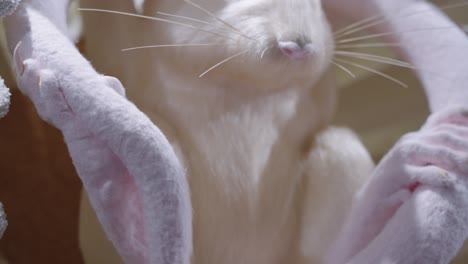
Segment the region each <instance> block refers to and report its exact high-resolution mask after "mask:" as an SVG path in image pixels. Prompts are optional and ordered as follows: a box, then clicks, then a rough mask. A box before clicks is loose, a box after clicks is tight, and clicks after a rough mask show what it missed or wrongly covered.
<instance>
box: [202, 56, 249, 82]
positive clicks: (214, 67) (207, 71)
mask: <svg viewBox="0 0 468 264" xmlns="http://www.w3.org/2000/svg"><path fill="white" fill-rule="evenodd" d="M248 51H249V50H244V51H242V52H239V53H236V54H234V55H232V56H231V57H229V58H227V59H224V60H222V61H220V62H219V63H216V64H215V65H214V66H213V67H211V68H209V69H208V70H206V71H205V72H203V73H202V74H200V76H198V77H200V78H202V77H203V76H205V75H206V74H207V73H209V72H211V71H212V70H214V69H216V68H217V67H219V66H221V65H222V64H224V63H226V62H228V61H230V60H232V59H234V58H237V57H239V56H241V55H243V54H245V53H247V52H248Z"/></svg>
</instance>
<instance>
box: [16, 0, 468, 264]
mask: <svg viewBox="0 0 468 264" xmlns="http://www.w3.org/2000/svg"><path fill="white" fill-rule="evenodd" d="M127 2H128V1H127ZM66 3H67V1H66V0H61V1H52V0H50V1H42V0H41V1H34V0H31V6H30V7H26V8H25V9H24V10H22V11H23V12H22V13H21V15H18V16H16V17H14V18H12V19H9V21H8V25H9V26H8V25H7V26H8V27H9V28H13V26H12V25H24V24H26V25H27V24H28V22H29V27H24V28H23V29H19V30H16V31H10V32H9V41H10V45H11V47H15V46H16V50H15V53H14V58H15V72H16V76H17V79H18V81H19V87H20V88H21V89H22V90H23V91H24V92H25V93H27V94H28V95H29V96H30V97H31V99H32V100H33V101H34V103H35V105H36V107H37V108H38V111H39V113H40V114H41V116H42V117H43V118H44V119H47V120H49V121H50V122H52V123H53V124H54V125H56V126H57V127H58V128H60V129H61V130H62V132H63V133H64V136H65V140H66V142H67V144H68V146H69V149H70V153H71V155H72V158H73V160H74V162H75V166H76V167H77V169H78V173H79V174H80V176H81V177H82V179H83V183H84V185H85V188H86V190H87V191H88V193H89V195H90V198H91V202H92V203H93V205H94V207H95V208H96V211H97V214H98V216H99V219H100V220H101V222H102V223H103V226H104V228H105V230H106V232H107V234H108V235H109V237H110V238H111V239H112V240H113V242H114V244H115V245H116V248H117V249H118V250H119V253H120V254H121V255H122V256H123V258H124V260H125V261H126V262H127V263H151V264H155V263H156V264H160V263H164V264H176V263H177V264H179V263H192V264H211V263H213V264H214V263H216V264H217V263H223V264H231V263H247V264H249V263H255V264H257V263H258V264H262V263H268V264H271V263H292V264H305V263H308V264H310V263H322V262H323V261H324V259H323V258H324V257H325V256H326V253H327V251H328V250H329V249H330V248H331V245H332V242H333V241H334V240H335V239H337V238H338V247H337V249H338V251H337V254H336V255H335V256H332V258H331V259H330V263H333V264H342V263H353V264H354V263H356V264H374V263H386V262H385V261H387V262H388V263H408V264H409V263H416V262H415V260H416V261H417V260H418V259H422V260H424V261H425V262H424V263H438V264H441V263H446V262H447V261H448V260H449V259H450V258H451V257H453V255H454V253H455V252H456V251H457V249H458V248H459V246H460V245H461V241H462V240H463V239H464V238H465V237H466V231H467V228H466V225H465V224H464V220H465V219H466V218H467V217H466V216H467V215H468V214H467V212H465V211H464V210H459V211H457V210H455V209H456V208H457V206H458V208H465V207H466V206H465V205H467V204H468V203H467V202H468V199H465V198H466V194H467V193H468V192H467V190H466V188H465V184H464V182H461V181H460V182H458V181H457V179H458V178H459V177H462V176H463V175H466V174H467V171H468V169H467V168H466V166H463V163H464V161H465V160H466V159H465V158H466V156H465V155H464V152H463V151H454V148H456V147H458V146H464V145H463V144H464V143H463V142H466V140H465V138H466V135H467V134H466V129H465V128H464V127H456V128H453V127H448V128H447V130H446V131H445V132H446V134H444V135H446V137H445V138H444V137H443V135H440V134H437V133H435V132H434V130H436V129H437V128H439V127H440V126H441V124H442V125H444V124H447V123H449V124H450V122H452V123H454V122H455V121H457V122H459V123H460V124H463V121H465V120H466V116H467V115H466V111H464V110H463V108H456V109H455V110H451V111H445V112H444V111H441V113H439V114H438V115H434V117H433V118H432V119H430V121H429V122H428V123H427V125H426V127H425V128H423V130H422V131H423V132H422V133H415V134H414V135H413V136H412V137H411V141H408V140H406V139H408V138H405V139H404V140H403V141H402V143H401V144H398V145H397V146H396V147H395V149H394V150H393V151H392V152H391V153H390V155H388V157H387V158H386V159H385V160H384V162H382V163H381V164H380V167H379V169H377V170H376V171H375V172H374V178H373V179H372V181H369V184H368V185H367V187H366V189H364V193H363V195H362V196H361V197H364V198H367V199H362V200H361V201H363V202H362V203H361V204H358V205H357V206H355V207H354V209H355V210H354V211H353V212H352V213H351V214H350V215H351V218H350V221H349V222H348V224H347V225H346V227H351V228H348V229H347V228H345V229H344V232H342V233H341V234H338V231H339V230H340V228H341V226H342V225H343V222H344V219H345V216H346V214H347V211H348V209H349V208H351V204H352V201H353V198H354V195H355V193H357V190H358V189H359V188H360V187H361V186H362V185H363V183H364V181H365V180H366V176H370V175H371V171H372V168H373V165H372V162H371V160H370V158H369V155H368V154H367V152H366V150H365V149H364V148H363V146H362V145H361V144H360V143H359V140H358V139H357V138H356V137H355V136H354V135H353V134H352V133H351V132H349V131H348V130H344V129H337V128H330V126H329V122H330V119H331V118H332V116H333V112H334V111H333V109H334V104H335V89H334V86H333V84H332V82H331V80H330V78H327V77H328V76H327V74H326V70H327V68H328V66H329V65H330V62H331V58H332V50H333V41H332V38H331V32H330V29H329V27H328V24H327V22H326V18H325V16H324V13H323V11H322V7H321V2H320V1H318V0H288V1H283V0H258V1H254V2H252V1H247V0H231V1H215V0H209V1H206V2H205V4H204V5H203V7H200V6H198V5H197V4H195V3H193V2H191V1H189V0H185V1H184V2H183V1H174V0H171V1H170V0H162V1H158V2H156V1H149V2H146V3H145V4H144V5H143V6H142V10H144V12H149V13H154V12H155V11H156V10H158V11H159V10H161V11H162V12H166V13H170V15H169V16H178V17H180V18H181V17H187V16H190V17H193V15H194V12H197V11H199V12H202V13H204V14H207V18H206V21H202V22H200V21H199V23H200V24H201V25H200V26H199V27H195V28H194V27H192V28H190V30H188V29H185V28H187V26H184V27H185V28H184V27H182V25H180V24H179V25H178V27H175V26H174V27H167V26H163V25H158V24H154V25H151V26H149V27H148V28H144V29H146V30H148V34H137V35H140V37H141V39H145V38H147V39H146V40H147V41H151V42H153V43H152V44H154V41H158V42H159V43H161V44H166V45H172V44H176V45H182V46H184V47H172V48H174V49H173V50H167V51H163V52H160V53H156V52H155V53H152V54H154V55H151V56H149V55H148V54H149V53H145V56H147V59H146V60H142V57H138V58H135V60H134V61H133V62H132V61H131V59H130V60H127V61H126V66H125V72H126V74H127V75H125V74H124V75H122V79H123V80H124V81H125V82H126V85H127V87H135V88H136V87H138V88H141V89H142V90H143V91H145V90H146V91H147V90H148V89H149V88H148V87H143V85H144V82H145V81H147V82H149V84H150V85H151V89H152V90H151V91H152V94H153V96H152V97H151V100H153V101H152V104H153V110H152V111H151V112H149V114H150V115H151V117H152V118H153V120H154V122H155V123H156V124H157V125H158V126H159V127H161V129H162V132H163V133H164V134H165V136H167V137H168V139H169V141H170V143H171V144H172V148H171V147H168V144H167V142H166V141H165V139H164V137H163V136H162V134H161V133H160V132H159V130H157V128H156V127H155V126H153V125H152V124H150V123H149V120H148V119H147V118H146V117H144V116H142V114H141V113H139V112H138V111H137V110H136V108H135V107H134V106H133V105H131V104H129V103H128V102H127V101H126V100H125V99H124V98H122V97H121V96H120V95H122V94H123V90H122V87H121V86H120V84H119V83H118V82H117V81H116V80H115V79H112V78H109V77H103V76H101V75H99V74H97V73H96V72H95V71H94V70H93V69H92V68H91V66H90V65H89V63H87V62H86V61H85V60H84V59H83V58H82V57H81V56H80V55H79V54H78V52H77V51H76V49H74V47H73V45H72V44H71V43H70V42H69V41H68V40H67V39H66V38H65V37H64V36H63V34H62V33H61V32H60V31H59V30H62V31H63V30H64V28H65V20H64V19H63V18H64V17H63V16H60V15H59V16H54V12H50V10H51V8H50V6H51V5H52V7H55V9H52V10H55V11H56V12H57V11H60V10H62V11H63V10H64V9H65V7H66ZM113 3H115V2H113ZM121 3H124V2H121ZM101 4H104V5H105V3H104V2H101ZM127 4H128V3H127ZM207 9H209V10H210V11H207ZM212 12H215V13H216V17H214V16H212V15H211V14H212ZM60 14H63V13H60ZM100 15H102V14H100ZM166 16H168V15H166ZM48 18H49V19H50V21H49V20H48ZM184 19H187V18H184ZM51 22H52V23H51ZM54 24H55V26H54ZM128 25H129V27H130V28H131V29H135V30H136V29H137V28H136V27H135V28H132V26H135V25H137V24H128ZM139 29H140V30H141V29H143V28H139ZM119 30H120V31H121V32H122V31H125V29H124V28H120V29H119ZM195 30H196V32H195ZM142 35H143V36H142ZM20 41H22V42H20ZM18 42H20V43H24V44H23V45H24V46H22V45H21V44H19V45H17V43H18ZM114 44H115V43H114ZM198 46H208V49H206V50H205V51H203V50H200V49H199V48H200V47H198ZM205 48H206V47H205ZM153 56H154V57H153ZM188 62H189V63H188ZM218 62H221V64H220V63H218ZM136 64H141V65H140V66H144V67H141V68H135V69H134V71H133V72H132V71H131V70H130V68H131V67H132V66H136ZM212 65H215V66H216V67H215V68H213V67H212ZM144 71H145V72H144ZM133 73H134V76H133V77H134V79H133V81H132V78H131V77H132V74H133ZM127 78H128V79H127ZM144 78H147V79H144ZM137 79H138V80H137ZM111 88H114V90H115V91H114V90H112V89H111ZM130 92H131V91H130ZM135 93H141V92H135ZM135 98H136V97H135ZM143 107H144V108H146V109H148V108H149V107H148V105H146V107H145V106H144V105H143ZM460 113H461V114H460ZM454 125H455V124H454ZM454 131H455V132H454ZM456 133H459V134H456ZM454 135H456V136H454ZM426 137H428V138H426ZM432 144H442V145H444V144H445V145H444V146H443V147H434V146H432ZM427 145H429V147H427V148H425V147H424V146H427ZM172 149H174V150H175V152H176V153H177V157H178V158H175V155H174V153H173V152H172ZM441 149H442V150H443V151H441ZM441 155H442V156H441ZM437 157H442V158H443V159H440V160H441V161H440V162H438V160H437ZM178 161H181V162H182V166H183V167H184V168H185V169H186V174H184V173H181V169H180V166H179V162H178ZM426 162H429V165H432V164H433V165H434V166H430V167H428V168H426V169H427V170H424V166H427V165H428V164H427V163H426ZM407 165H411V166H407ZM421 166H422V167H423V169H421V170H419V168H420V167H421ZM445 176H446V177H445ZM185 180H187V181H188V189H186V187H187V186H185ZM390 183H391V184H390ZM433 189H436V190H439V189H443V190H444V192H441V193H440V196H435V195H434V192H433ZM452 190H455V192H452ZM188 192H190V197H188ZM421 193H422V194H421ZM447 193H450V194H454V195H453V196H447ZM400 194H402V195H400ZM421 195H426V196H425V197H429V198H431V202H433V203H432V204H436V205H437V206H434V207H431V206H430V205H431V204H424V206H420V207H418V208H417V209H419V210H421V212H422V213H421V214H419V215H423V216H427V219H429V220H426V219H422V220H421V219H418V218H417V217H416V219H413V214H411V213H412V212H413V211H412V210H411V209H413V208H412V207H411V206H412V205H413V203H412V202H415V203H414V204H417V205H419V204H418V203H416V202H418V199H417V198H419V197H421ZM447 197H448V198H450V199H445V198H447ZM188 198H190V199H188ZM438 198H440V199H439V200H437V199H438ZM456 198H457V199H456ZM406 201H409V202H411V203H410V204H406V203H405V202H406ZM382 205H388V206H387V207H385V206H383V207H382ZM400 205H401V208H402V210H400V211H399V210H398V209H399V207H400ZM444 205H445V207H444ZM189 207H190V208H191V211H192V213H193V215H192V216H191V215H190V214H189V213H188V212H190V209H189ZM395 211H396V212H397V213H395ZM434 211H435V213H434ZM440 212H450V213H451V214H450V215H448V217H450V219H449V220H451V221H445V222H444V220H447V219H446V217H447V215H445V214H443V213H440ZM374 213H375V214H374ZM393 213H395V218H393ZM419 215H417V216H419ZM375 216H379V217H375ZM191 217H193V218H191ZM465 222H466V221H465ZM366 223H369V227H372V228H370V229H369V228H366ZM439 224H440V225H439ZM440 226H442V227H443V228H440ZM352 227H356V229H353V228H352ZM418 227H425V228H424V229H421V230H419V229H418ZM192 231H193V233H192ZM395 231H397V232H398V233H396V232H395ZM426 231H427V232H426ZM444 231H452V232H453V231H459V232H458V234H457V236H456V237H455V239H452V237H453V236H451V237H449V236H448V235H445V236H438V235H439V234H441V233H443V232H444ZM353 232H354V233H353ZM395 234H398V235H395ZM433 234H435V235H433ZM449 234H450V233H449ZM192 235H193V236H192ZM338 236H339V237H338ZM192 237H193V239H192ZM354 237H357V239H356V242H355V241H353V238H354ZM439 237H440V239H439ZM374 238H376V239H374ZM413 242H414V243H413ZM447 242H452V243H447ZM442 243H445V246H446V247H445V248H444V250H443V252H437V249H438V248H440V246H441V245H442V246H444V244H442ZM402 245H404V246H402ZM427 245H428V246H427ZM335 249H336V248H335ZM340 249H341V250H340ZM412 249H416V250H417V254H413V255H410V254H407V253H408V251H410V252H411V251H412ZM427 252H429V253H431V254H433V255H429V256H430V258H428V259H427V260H428V261H426V259H424V258H422V257H424V256H426V255H427V254H425V253H427ZM392 260H395V261H394V262H390V261H392ZM400 260H401V261H400ZM406 260H407V261H406ZM405 261H406V262H405Z"/></svg>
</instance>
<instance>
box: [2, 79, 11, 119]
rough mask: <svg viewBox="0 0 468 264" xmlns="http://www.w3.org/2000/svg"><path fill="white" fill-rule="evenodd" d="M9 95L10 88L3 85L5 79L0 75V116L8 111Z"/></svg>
mask: <svg viewBox="0 0 468 264" xmlns="http://www.w3.org/2000/svg"><path fill="white" fill-rule="evenodd" d="M10 96H11V94H10V90H9V89H8V88H7V87H6V86H5V81H4V80H3V79H2V78H1V77H0V118H2V117H4V116H5V115H6V114H7V113H8V109H9V107H10Z"/></svg>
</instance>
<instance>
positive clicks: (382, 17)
mask: <svg viewBox="0 0 468 264" xmlns="http://www.w3.org/2000/svg"><path fill="white" fill-rule="evenodd" d="M463 6H468V2H463V3H457V4H450V5H446V6H442V7H440V9H441V10H450V9H453V8H458V7H463ZM431 10H432V9H427V10H422V11H419V12H413V13H404V14H400V15H398V16H396V17H393V18H405V17H410V16H413V15H421V14H424V13H427V12H430V11H431ZM403 11H407V9H405V8H403V9H401V10H398V11H397V12H403ZM377 16H380V18H379V19H378V20H375V19H374V18H375V17H376V16H372V17H371V19H369V18H367V19H364V20H362V21H363V22H362V23H359V22H357V23H355V24H359V25H358V26H355V27H353V28H351V29H349V30H340V31H341V32H340V33H339V34H335V38H338V37H342V36H346V35H351V34H353V33H356V32H359V31H363V30H365V29H368V28H371V27H373V26H376V25H378V24H382V23H384V22H385V21H386V20H388V19H389V17H388V16H385V15H383V14H382V15H377ZM365 20H369V21H368V22H364V21H365Z"/></svg>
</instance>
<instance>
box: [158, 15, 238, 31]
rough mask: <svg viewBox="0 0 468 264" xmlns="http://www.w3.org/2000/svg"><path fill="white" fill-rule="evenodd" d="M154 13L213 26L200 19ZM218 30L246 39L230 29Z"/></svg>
mask: <svg viewBox="0 0 468 264" xmlns="http://www.w3.org/2000/svg"><path fill="white" fill-rule="evenodd" d="M156 13H157V14H159V15H163V16H168V17H174V18H180V19H186V20H189V21H192V22H197V23H201V24H205V25H209V26H215V25H214V24H213V23H210V22H208V21H204V20H201V19H196V18H193V17H187V16H180V15H174V14H169V13H164V12H156ZM216 30H218V29H216ZM219 30H220V31H224V32H229V33H233V34H238V35H241V36H243V37H246V36H244V34H242V33H239V32H237V31H232V30H230V29H219Z"/></svg>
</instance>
